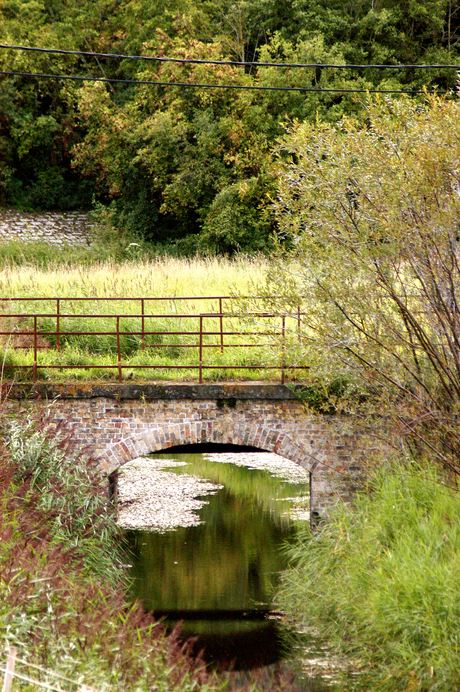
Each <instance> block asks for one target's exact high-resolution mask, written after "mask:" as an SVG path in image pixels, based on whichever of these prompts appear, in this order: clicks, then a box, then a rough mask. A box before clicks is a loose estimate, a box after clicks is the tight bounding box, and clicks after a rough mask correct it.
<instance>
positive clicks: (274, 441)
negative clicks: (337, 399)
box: [96, 420, 318, 476]
mask: <svg viewBox="0 0 460 692" xmlns="http://www.w3.org/2000/svg"><path fill="white" fill-rule="evenodd" d="M206 442H209V443H215V444H234V445H242V446H248V447H257V448H259V449H263V450H264V451H267V452H274V453H275V454H279V455H280V456H282V457H284V458H285V459H289V460H290V461H293V462H295V463H296V464H299V465H300V466H302V468H304V469H305V470H306V471H309V472H310V473H313V471H314V470H315V468H316V466H317V464H318V461H317V460H316V459H315V458H314V457H313V456H312V454H311V450H310V449H307V448H306V446H305V445H302V444H301V443H299V442H298V441H296V440H294V439H293V437H292V435H290V434H288V433H285V432H283V430H281V429H279V428H278V427H276V428H274V427H272V426H270V425H254V424H248V423H244V422H236V423H233V424H232V423H230V424H228V425H223V424H222V421H221V422H218V421H213V420H208V421H195V422H190V423H189V422H184V423H172V424H171V423H169V424H164V425H156V426H153V427H151V428H148V429H146V430H145V429H144V430H140V431H139V432H137V433H135V434H133V435H130V436H129V437H125V438H123V439H121V440H120V441H118V442H116V443H115V444H112V445H109V446H108V447H106V448H105V449H104V450H103V451H102V453H100V454H99V455H98V456H97V458H96V461H97V463H98V466H99V469H100V471H101V474H103V475H104V476H105V475H108V474H111V473H113V472H114V471H116V470H117V469H118V468H120V467H121V466H123V464H126V463H127V462H128V461H132V460H133V459H136V458H137V457H140V456H146V455H147V454H150V453H152V452H157V451H160V450H164V449H168V448H169V447H178V446H181V445H190V444H202V443H206Z"/></svg>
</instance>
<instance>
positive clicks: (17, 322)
mask: <svg viewBox="0 0 460 692" xmlns="http://www.w3.org/2000/svg"><path fill="white" fill-rule="evenodd" d="M265 270H266V264H265V261H264V260H262V259H252V260H249V259H247V258H239V259H236V260H232V261H230V260H225V259H216V258H213V259H199V258H197V259H194V260H186V259H182V260H179V259H172V258H169V259H167V258H157V259H155V260H149V261H145V262H141V261H139V262H133V261H127V262H121V263H115V262H102V263H100V264H96V265H94V266H93V267H92V268H91V272H89V271H88V268H87V267H85V266H84V265H81V264H80V265H78V264H76V265H74V264H72V263H69V264H68V265H66V266H63V265H62V264H57V265H56V266H54V267H48V268H47V269H42V268H39V267H38V268H37V266H36V265H32V264H31V265H25V266H12V265H7V266H4V268H3V270H1V271H0V293H1V298H3V301H1V298H0V304H1V306H2V312H3V317H2V316H0V327H1V329H0V331H13V330H16V331H19V332H28V334H27V335H21V334H18V335H17V336H16V335H13V336H11V337H7V336H3V337H1V336H0V362H3V363H4V366H8V367H7V369H6V370H5V371H4V372H5V375H6V376H7V377H9V378H11V377H14V378H15V379H16V380H30V379H31V374H32V373H31V367H32V365H33V361H34V353H33V348H32V347H33V337H32V336H30V332H31V331H32V330H33V318H32V317H27V315H32V314H34V313H36V314H41V315H50V314H51V315H52V314H55V313H56V300H52V298H56V297H59V298H60V299H61V303H60V312H61V314H67V315H71V316H69V317H61V318H60V324H59V331H60V349H57V345H58V344H57V335H56V332H57V320H56V317H52V316H42V317H39V318H38V330H39V332H40V337H39V353H38V359H37V361H38V366H39V370H38V374H37V376H38V379H44V380H68V379H71V380H80V379H86V380H88V379H90V380H98V379H101V380H107V379H112V380H116V379H118V370H117V368H116V366H117V361H118V357H117V348H118V347H117V337H116V335H115V332H116V330H117V320H116V317H111V316H110V315H117V314H120V315H124V316H123V317H121V318H120V323H119V324H120V326H119V330H120V354H121V357H122V365H123V366H124V368H125V369H124V371H123V379H136V380H152V379H154V380H171V379H179V380H197V379H198V370H197V366H198V364H199V360H200V359H199V334H198V332H199V330H200V318H199V317H198V315H200V314H205V315H206V314H210V313H219V312H220V310H221V307H222V310H223V312H224V313H226V315H228V316H226V317H225V318H224V319H223V330H224V332H246V333H247V332H254V333H255V335H249V334H246V335H242V336H241V335H238V334H236V335H235V334H233V333H232V334H227V335H225V336H224V350H223V353H222V352H221V342H220V336H219V331H220V320H219V318H213V317H209V316H207V317H204V318H203V332H214V334H213V335H211V334H207V335H206V334H205V335H204V337H203V359H202V362H203V365H205V366H206V365H208V366H213V369H212V370H208V371H205V372H204V374H203V377H204V379H207V380H211V381H218V380H229V379H268V380H279V378H280V370H279V368H280V367H281V364H282V361H283V359H284V362H285V363H286V364H288V365H289V364H291V365H292V364H298V362H299V361H298V353H297V350H298V349H297V347H296V344H297V332H296V326H297V322H296V319H295V318H289V319H288V321H287V325H286V326H287V330H286V343H285V349H284V350H283V349H281V348H280V346H279V345H277V343H276V342H277V337H276V336H272V335H267V334H266V333H265V332H278V334H279V333H280V330H281V318H280V317H275V318H266V317H260V316H257V317H247V316H244V315H243V316H238V315H241V312H242V311H243V312H244V307H243V305H242V303H241V302H240V300H239V299H238V298H237V297H235V296H237V295H245V294H249V293H252V294H254V292H255V284H256V283H261V282H262V280H263V277H264V274H265ZM201 296H204V297H206V296H211V298H209V299H206V300H196V299H193V297H201ZM212 296H233V298H227V299H225V300H223V302H222V304H221V303H220V302H219V300H218V298H216V297H212ZM76 297H78V298H86V299H89V300H88V301H81V302H80V301H72V300H70V301H66V300H64V299H65V298H76ZM107 297H110V298H115V299H117V300H113V301H102V302H99V301H96V300H92V299H93V298H107ZM141 297H144V298H155V297H161V298H163V297H168V298H174V297H190V298H189V299H188V300H185V301H182V300H181V301H175V300H167V301H148V300H147V301H145V302H144V305H142V303H141V302H140V301H139V300H135V301H124V300H123V298H141ZM11 298H14V299H21V298H24V299H25V298H32V299H33V300H31V301H25V300H24V301H21V300H14V301H11V300H8V299H11ZM39 298H40V299H45V300H38V299H39ZM48 298H49V299H50V300H48ZM252 310H254V307H253V308H252ZM142 311H144V314H145V319H144V333H145V336H144V338H142V336H141V334H140V333H139V332H141V331H142V319H141V317H140V315H141V313H142ZM18 313H19V314H21V315H25V316H24V317H21V318H17V317H9V315H14V314H18ZM83 315H86V316H83ZM88 315H104V316H99V317H97V318H96V317H90V316H88ZM165 315H169V316H168V317H166V316H165ZM174 315H178V316H177V317H174ZM180 315H182V316H180ZM76 332H89V333H88V334H86V335H78V334H76ZM94 332H112V334H104V335H100V334H97V333H94ZM158 332H161V333H158ZM181 332H193V333H192V334H188V335H186V334H183V333H181ZM239 344H250V347H243V348H240V347H239ZM289 354H291V355H289ZM50 365H53V366H56V365H59V366H62V369H59V370H58V369H55V368H49V367H46V366H50ZM266 365H269V366H273V367H275V368H276V370H263V369H260V367H259V368H258V367H257V366H266ZM11 366H22V367H18V368H17V369H16V370H13V369H12V367H11ZM23 366H28V367H27V369H25V368H24V367H23ZM72 366H74V367H73V368H72ZM75 366H87V367H88V368H91V369H89V370H83V369H77V368H76V367H75ZM98 366H99V367H98ZM101 366H113V367H112V368H110V369H104V368H103V367H101ZM177 366H181V369H178V368H177ZM241 366H245V367H248V366H249V367H250V368H251V369H247V370H246V369H244V368H243V369H242V367H241ZM298 374H299V371H297V375H298Z"/></svg>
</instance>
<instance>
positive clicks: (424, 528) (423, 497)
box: [278, 462, 460, 692]
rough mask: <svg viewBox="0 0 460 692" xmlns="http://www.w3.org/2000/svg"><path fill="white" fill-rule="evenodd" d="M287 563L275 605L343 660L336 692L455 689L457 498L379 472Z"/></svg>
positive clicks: (418, 476) (428, 473)
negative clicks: (344, 665) (366, 488)
mask: <svg viewBox="0 0 460 692" xmlns="http://www.w3.org/2000/svg"><path fill="white" fill-rule="evenodd" d="M290 557H291V560H292V567H291V569H289V570H288V571H287V572H286V573H285V575H284V577H283V583H282V587H281V589H280V592H279V595H278V605H279V606H280V607H281V608H282V609H283V610H285V611H286V612H287V614H288V616H289V620H290V622H291V623H292V624H293V626H295V627H296V628H303V627H314V628H315V630H316V631H317V633H318V634H319V636H320V638H321V639H322V640H323V641H324V642H326V643H327V645H328V647H329V649H330V650H331V651H332V653H335V654H337V655H339V656H343V657H344V658H345V660H346V659H348V660H349V661H351V663H350V665H349V666H348V667H347V668H344V669H343V670H342V671H341V673H340V675H341V678H342V680H341V687H340V689H343V690H356V691H357V690H363V691H365V692H368V691H369V690H372V691H373V692H396V690H411V691H414V692H415V691H417V692H428V691H430V692H434V691H439V692H454V691H455V690H459V689H460V672H459V671H460V653H459V647H458V638H459V633H458V622H459V618H460V600H459V598H458V594H459V593H460V570H459V564H460V498H459V496H458V493H457V492H456V491H454V490H450V489H449V487H447V485H446V484H445V483H443V479H442V478H440V477H439V476H438V475H437V474H436V472H435V471H433V469H432V468H429V467H428V468H420V467H417V466H415V465H413V464H409V463H404V462H400V463H398V464H394V465H391V466H389V467H387V468H382V469H381V470H380V472H379V473H377V474H376V475H375V477H374V479H373V482H372V483H371V484H370V487H369V493H368V494H366V495H363V496H361V497H359V498H358V500H357V502H356V504H355V506H354V507H344V506H343V507H339V508H337V511H336V513H335V514H334V515H333V516H332V517H331V519H330V521H329V522H328V523H327V524H326V525H325V526H324V528H323V529H322V531H321V532H320V533H318V534H316V535H314V536H310V535H309V534H308V532H307V531H305V532H303V533H302V532H301V533H300V535H299V540H298V542H297V543H296V544H295V545H294V546H293V547H292V548H291V550H290Z"/></svg>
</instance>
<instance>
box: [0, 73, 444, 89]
mask: <svg viewBox="0 0 460 692" xmlns="http://www.w3.org/2000/svg"><path fill="white" fill-rule="evenodd" d="M0 75H5V76H7V77H35V78H37V79H67V80H75V81H79V82H109V83H110V84H150V85H153V86H178V87H190V88H200V89H236V90H240V91H308V92H318V93H321V92H323V93H329V92H334V93H340V94H342V93H345V94H348V93H349V94H367V93H369V94H439V95H443V94H449V93H451V92H449V91H438V90H437V89H431V90H429V89H347V88H341V87H327V88H324V89H321V88H319V87H278V86H257V85H243V84H198V83H196V82H157V81H154V80H150V79H111V78H108V77H81V76H78V75H65V74H41V73H36V72H11V71H8V70H0Z"/></svg>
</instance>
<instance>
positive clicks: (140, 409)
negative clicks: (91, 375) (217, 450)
mask: <svg viewBox="0 0 460 692" xmlns="http://www.w3.org/2000/svg"><path fill="white" fill-rule="evenodd" d="M25 397H26V393H25V391H24V389H21V388H20V387H16V388H14V389H13V390H12V391H11V392H10V395H9V402H10V406H18V405H19V406H23V405H24V398H25ZM27 401H28V404H27V405H31V404H30V402H31V401H33V405H34V406H38V407H39V408H41V409H44V410H45V413H46V416H47V419H48V423H49V425H50V426H52V427H53V428H54V427H57V426H59V427H60V428H61V429H63V430H64V431H67V432H70V433H71V435H72V437H73V439H74V441H75V442H76V443H77V448H79V449H80V450H81V452H82V453H84V454H86V455H88V456H93V457H95V458H96V460H97V462H98V465H99V468H100V470H101V473H102V474H104V475H108V474H111V473H113V472H114V471H116V469H118V468H119V467H120V466H121V465H123V464H124V463H126V462H127V461H130V460H131V459H134V458H136V457H138V456H142V455H145V454H148V453H149V452H155V451H158V450H161V449H167V448H169V447H172V446H177V445H184V444H197V443H203V442H208V443H209V442H211V443H218V444H236V445H248V446H253V447H257V448H259V449H263V450H266V451H269V452H275V453H276V454H279V455H281V456H283V457H285V458H287V459H290V460H291V461H294V462H295V463H297V464H299V465H300V466H302V467H303V468H304V469H306V470H307V471H309V472H310V479H311V511H312V512H315V513H317V514H318V515H324V514H325V513H327V508H328V507H330V505H331V504H332V503H333V502H334V501H336V500H337V498H339V497H341V498H345V499H348V496H349V493H350V484H349V480H350V478H352V477H353V476H354V475H355V474H356V472H357V471H358V470H359V462H360V455H361V450H360V448H359V444H358V440H357V439H356V436H355V435H353V434H351V433H350V431H349V430H348V427H347V425H346V424H345V423H344V422H343V421H341V420H340V419H339V418H334V417H331V416H321V415H311V414H307V413H306V412H305V409H304V406H303V405H302V402H301V401H300V400H299V398H298V397H297V396H296V395H295V393H293V392H292V391H290V390H289V389H287V388H286V387H283V386H282V385H267V384H262V383H261V384H259V385H257V384H254V383H250V384H247V385H241V384H238V385H212V384H209V385H208V384H203V385H186V384H178V385H163V386H158V385H155V386H154V385H145V386H141V385H137V386H132V385H131V386H130V385H107V386H91V385H84V386H81V385H79V386H76V385H68V386H65V385H61V386H59V387H57V386H54V387H50V386H43V385H42V386H40V387H34V388H33V391H31V390H29V391H28V392H27Z"/></svg>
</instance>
